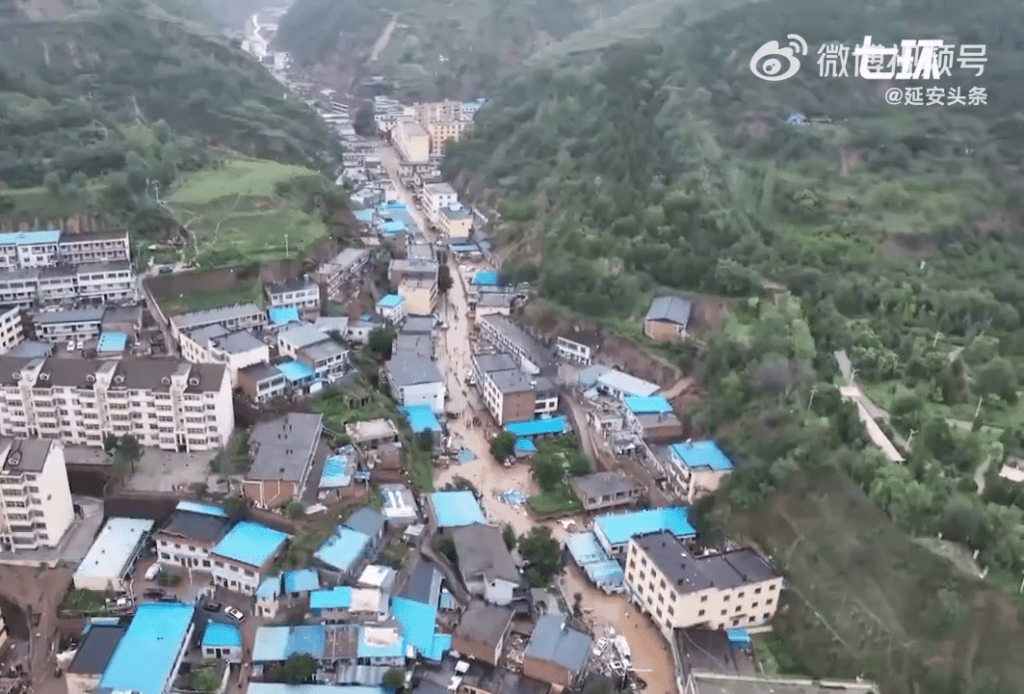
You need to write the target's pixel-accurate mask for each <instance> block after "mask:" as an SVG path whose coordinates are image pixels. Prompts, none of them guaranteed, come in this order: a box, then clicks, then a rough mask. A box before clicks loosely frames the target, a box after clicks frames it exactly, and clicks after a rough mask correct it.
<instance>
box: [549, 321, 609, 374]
mask: <svg viewBox="0 0 1024 694" xmlns="http://www.w3.org/2000/svg"><path fill="white" fill-rule="evenodd" d="M600 346H601V334H600V333H599V332H597V331H596V330H581V329H575V330H572V331H571V332H568V333H564V334H562V335H559V336H558V339H557V340H556V341H555V350H556V351H557V352H558V356H559V357H561V358H562V359H564V360H565V361H571V362H573V363H574V364H580V365H582V366H590V365H591V364H593V363H594V354H595V353H597V350H598V348H599V347H600Z"/></svg>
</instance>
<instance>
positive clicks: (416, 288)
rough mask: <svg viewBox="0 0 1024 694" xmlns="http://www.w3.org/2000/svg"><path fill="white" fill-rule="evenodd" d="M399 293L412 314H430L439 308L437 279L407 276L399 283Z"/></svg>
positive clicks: (406, 308)
mask: <svg viewBox="0 0 1024 694" xmlns="http://www.w3.org/2000/svg"><path fill="white" fill-rule="evenodd" d="M398 293H399V295H401V297H402V301H403V302H404V304H405V311H406V313H407V314H408V315H411V316H429V315H431V314H433V313H434V309H436V308H437V280H436V279H427V278H415V277H406V278H404V279H403V280H402V282H401V284H399V285H398Z"/></svg>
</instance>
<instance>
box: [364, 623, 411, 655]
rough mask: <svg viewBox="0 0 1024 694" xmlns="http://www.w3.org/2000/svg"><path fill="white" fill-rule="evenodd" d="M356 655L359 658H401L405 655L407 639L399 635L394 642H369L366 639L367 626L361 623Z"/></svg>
mask: <svg viewBox="0 0 1024 694" xmlns="http://www.w3.org/2000/svg"><path fill="white" fill-rule="evenodd" d="M356 655H357V657H359V658H401V657H403V656H404V655H405V639H404V638H403V637H402V636H401V635H399V636H398V638H397V639H395V641H394V643H389V644H383V645H380V644H376V643H369V642H368V641H367V640H366V627H365V626H363V625H361V624H360V625H359V643H358V645H357V646H356Z"/></svg>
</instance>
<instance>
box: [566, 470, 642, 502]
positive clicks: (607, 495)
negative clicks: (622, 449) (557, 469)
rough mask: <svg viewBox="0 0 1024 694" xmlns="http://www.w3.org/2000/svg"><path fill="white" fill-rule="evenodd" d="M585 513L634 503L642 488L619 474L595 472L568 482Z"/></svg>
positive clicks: (631, 479)
mask: <svg viewBox="0 0 1024 694" xmlns="http://www.w3.org/2000/svg"><path fill="white" fill-rule="evenodd" d="M569 484H570V486H571V487H572V490H573V491H574V492H575V493H576V496H577V497H578V498H579V500H580V501H581V502H582V503H583V509H584V510H585V511H597V510H600V509H605V508H613V507H615V506H628V505H630V504H634V503H636V502H637V501H638V500H639V499H640V498H641V497H642V496H643V493H644V488H643V487H642V486H641V485H640V484H638V483H637V481H636V480H634V479H633V478H632V477H630V476H629V475H625V474H623V473H621V472H595V473H594V474H592V475H584V476H583V477H573V478H572V479H571V480H569Z"/></svg>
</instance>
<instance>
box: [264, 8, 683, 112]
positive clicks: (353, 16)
mask: <svg viewBox="0 0 1024 694" xmlns="http://www.w3.org/2000/svg"><path fill="white" fill-rule="evenodd" d="M680 2H682V0H661V1H660V2H657V3H655V4H657V5H658V6H659V7H661V6H665V5H675V4H680ZM637 4H638V3H636V1H635V0H599V1H598V2H592V1H591V2H584V1H583V0H539V1H533V0H527V1H524V0H512V1H511V2H498V1H496V0H457V1H455V2H451V1H449V0H444V1H440V2H439V1H435V0H396V1H395V2H389V3H384V4H381V3H377V2H373V1H372V0H296V1H295V2H294V3H293V4H292V5H291V7H290V8H289V10H288V12H287V13H286V14H285V15H284V17H283V18H282V19H281V22H280V26H279V29H278V33H277V36H276V38H275V42H276V44H277V45H278V46H279V47H280V48H282V49H284V50H288V51H291V52H292V54H293V56H294V57H295V58H297V59H298V60H299V62H300V63H305V64H312V63H322V64H326V65H331V64H337V63H338V62H339V61H341V62H345V61H349V62H351V61H355V62H357V63H362V62H364V61H366V64H365V71H366V72H367V73H368V74H373V75H377V74H379V75H383V76H386V77H388V78H390V79H392V80H394V81H395V82H396V83H397V85H398V87H399V88H400V89H402V90H404V91H406V92H411V93H414V94H416V95H418V96H419V98H422V99H425V100H430V99H436V98H441V97H447V98H460V97H464V98H470V97H476V96H479V95H480V94H481V93H482V92H483V91H484V90H487V89H489V88H490V87H492V86H493V85H495V84H496V83H497V82H498V81H499V79H500V78H501V77H503V76H504V75H506V74H508V73H509V71H510V69H512V68H515V67H517V66H518V65H519V64H520V63H521V62H522V61H523V60H525V59H527V58H528V57H530V56H531V55H532V54H533V53H534V52H535V51H537V50H538V49H541V48H544V47H545V46H548V45H549V44H551V43H554V42H557V41H560V40H562V39H565V38H567V37H568V36H570V35H571V34H573V32H576V31H579V30H581V29H584V28H587V27H589V26H591V25H592V24H593V23H594V22H596V21H599V20H601V19H603V18H611V17H614V16H615V15H616V14H617V13H619V12H621V11H622V10H624V9H626V8H629V7H631V6H634V5H637ZM659 11H662V10H660V9H659ZM392 17H394V18H395V20H396V26H395V28H394V30H393V32H392V34H391V36H390V40H389V41H388V42H387V43H386V44H385V45H383V47H382V50H381V51H380V53H379V55H378V56H377V59H376V60H374V61H370V60H368V59H369V58H370V56H371V53H372V47H373V44H374V42H375V41H376V40H377V38H378V36H379V35H380V34H381V32H382V31H383V30H384V28H385V26H387V24H388V22H389V21H390V20H391V19H392ZM608 31H613V29H611V28H609V29H608ZM354 45H355V46H359V47H360V50H357V51H355V52H351V50H352V46H354ZM339 49H344V51H346V53H345V55H344V56H340V55H339ZM347 67H348V68H352V67H353V66H351V65H350V66H347Z"/></svg>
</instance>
